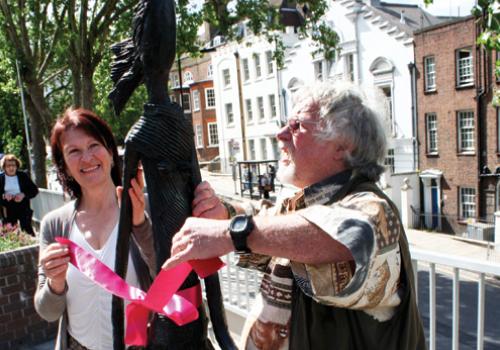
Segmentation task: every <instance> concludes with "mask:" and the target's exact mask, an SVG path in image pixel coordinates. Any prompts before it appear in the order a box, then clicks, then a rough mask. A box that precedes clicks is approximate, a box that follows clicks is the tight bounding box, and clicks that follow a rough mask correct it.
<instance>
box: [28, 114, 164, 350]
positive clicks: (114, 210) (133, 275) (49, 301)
mask: <svg viewBox="0 0 500 350" xmlns="http://www.w3.org/2000/svg"><path fill="white" fill-rule="evenodd" d="M50 143H51V148H52V157H53V162H54V165H55V166H56V168H57V172H58V178H59V181H60V182H61V184H62V186H63V187H64V190H65V192H67V193H68V194H69V195H70V196H71V197H72V198H73V199H74V200H73V201H71V202H69V203H68V204H66V205H64V206H63V207H61V208H59V209H56V210H54V211H52V212H50V213H48V214H47V215H46V216H45V217H44V218H43V220H42V223H41V228H40V258H39V270H38V286H37V290H36V293H35V309H36V311H37V312H38V314H39V315H40V316H41V317H42V318H44V319H45V320H47V321H56V320H59V330H58V335H57V340H56V349H62V350H65V349H113V333H112V322H111V303H112V295H111V294H110V293H109V292H107V291H105V290H104V289H102V288H101V287H99V286H98V285H96V284H95V283H93V282H92V281H90V280H89V279H88V278H87V277H86V276H85V275H83V274H82V273H81V272H80V271H78V270H77V269H76V268H75V267H74V266H73V265H69V264H68V262H69V255H68V247H67V245H64V244H60V243H57V242H55V238H56V237H57V236H63V237H66V238H69V239H71V240H72V241H73V242H75V243H76V244H78V245H79V246H81V247H82V248H84V249H85V250H87V251H88V252H90V253H91V254H93V255H94V256H95V257H97V258H98V259H99V260H101V261H102V262H103V263H104V264H106V265H107V266H108V267H109V268H111V269H112V270H114V268H115V258H116V256H115V253H116V245H117V237H118V221H119V206H118V204H119V202H120V197H121V191H122V190H123V188H122V187H120V185H121V174H120V173H121V171H120V167H119V166H118V164H119V158H118V151H117V148H116V144H115V140H114V138H113V135H112V133H111V130H110V128H109V126H108V125H107V124H106V123H105V122H104V121H103V120H102V119H101V118H99V117H98V116H97V115H95V114H94V113H93V112H91V111H88V110H85V109H68V110H66V111H65V112H64V114H63V115H62V116H61V117H60V118H59V119H58V120H57V122H56V123H55V125H54V127H53V129H52V135H51V138H50ZM143 186H144V182H143V177H142V170H141V169H139V170H138V174H137V176H136V178H134V179H132V181H131V188H130V191H129V194H130V198H131V201H132V225H133V227H132V235H131V242H130V243H131V245H130V247H131V248H130V254H129V263H128V265H127V266H128V267H127V273H126V280H127V282H128V283H129V284H131V285H133V286H135V287H140V288H141V289H142V290H147V289H148V288H149V284H150V283H151V278H152V277H153V276H154V274H155V271H156V268H155V259H156V257H155V252H154V245H153V232H152V226H151V221H150V220H149V218H148V216H147V215H145V211H144V208H145V198H144V194H143V191H142V188H143Z"/></svg>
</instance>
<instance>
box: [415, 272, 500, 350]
mask: <svg viewBox="0 0 500 350" xmlns="http://www.w3.org/2000/svg"><path fill="white" fill-rule="evenodd" d="M452 282H453V280H452V276H451V275H449V274H447V273H439V272H436V304H437V306H436V315H437V323H436V349H438V350H445V349H451V344H452V343H451V342H452V319H453V318H452V308H453V297H452V293H453V287H452ZM477 289H478V284H477V282H476V281H472V280H462V279H461V281H460V311H459V313H460V328H459V329H460V335H459V343H460V350H475V349H477V344H476V342H477V339H476V334H477ZM418 298H419V299H418V301H419V305H418V306H419V310H420V312H421V316H422V319H423V322H424V329H425V334H426V339H429V273H428V272H427V271H425V270H419V272H418ZM485 305H486V306H485V318H484V327H485V329H484V350H499V349H500V327H499V324H500V321H499V320H500V308H499V307H488V306H491V305H500V283H498V281H491V280H489V281H488V280H487V282H486V295H485Z"/></svg>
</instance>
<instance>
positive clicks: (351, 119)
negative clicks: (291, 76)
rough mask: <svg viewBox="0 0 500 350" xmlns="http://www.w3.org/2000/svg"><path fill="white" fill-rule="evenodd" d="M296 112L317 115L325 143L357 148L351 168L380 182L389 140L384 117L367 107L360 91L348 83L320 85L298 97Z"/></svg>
mask: <svg viewBox="0 0 500 350" xmlns="http://www.w3.org/2000/svg"><path fill="white" fill-rule="evenodd" d="M294 108H295V109H296V108H299V109H308V110H310V111H314V112H317V113H318V115H319V118H320V120H322V123H321V125H322V127H319V128H318V131H317V135H316V136H317V137H318V138H320V139H322V140H333V139H337V140H338V139H344V140H345V141H346V142H349V143H350V144H351V145H352V146H353V151H352V153H351V154H349V155H348V156H347V157H346V159H345V163H346V166H347V167H348V168H351V169H353V170H354V171H356V172H357V173H359V174H363V175H365V176H366V177H368V178H369V179H371V180H373V181H378V179H379V178H380V175H381V174H382V173H383V172H384V170H385V168H384V166H383V162H384V159H385V156H386V147H387V139H386V134H385V131H384V128H383V125H382V120H381V117H380V116H379V115H378V114H377V113H376V112H375V110H373V109H372V108H370V107H369V106H368V105H367V104H366V98H365V97H364V96H363V94H362V93H361V92H360V90H359V88H357V87H355V86H354V85H352V84H348V83H345V82H339V83H332V82H327V83H316V84H313V85H311V86H304V87H302V88H301V89H299V90H298V91H297V92H295V93H294Z"/></svg>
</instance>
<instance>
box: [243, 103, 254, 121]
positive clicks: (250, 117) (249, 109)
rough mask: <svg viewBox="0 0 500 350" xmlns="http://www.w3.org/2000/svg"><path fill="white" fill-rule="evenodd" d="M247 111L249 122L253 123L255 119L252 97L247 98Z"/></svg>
mask: <svg viewBox="0 0 500 350" xmlns="http://www.w3.org/2000/svg"><path fill="white" fill-rule="evenodd" d="M249 107H250V108H249ZM245 112H246V114H247V122H248V123H253V121H254V119H253V106H252V99H251V98H247V99H245Z"/></svg>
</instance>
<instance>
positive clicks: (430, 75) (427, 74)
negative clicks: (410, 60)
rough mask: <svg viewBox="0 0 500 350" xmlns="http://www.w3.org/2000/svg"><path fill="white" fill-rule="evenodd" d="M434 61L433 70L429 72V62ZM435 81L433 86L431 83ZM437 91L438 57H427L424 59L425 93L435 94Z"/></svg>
mask: <svg viewBox="0 0 500 350" xmlns="http://www.w3.org/2000/svg"><path fill="white" fill-rule="evenodd" d="M431 59H432V65H431V66H432V68H433V70H432V71H430V70H429V64H428V61H429V60H431ZM431 78H432V81H433V84H432V85H431V84H430V83H429V81H430V80H431ZM436 90H437V84H436V57H435V56H434V55H430V56H426V57H424V91H425V92H434V91H436Z"/></svg>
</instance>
